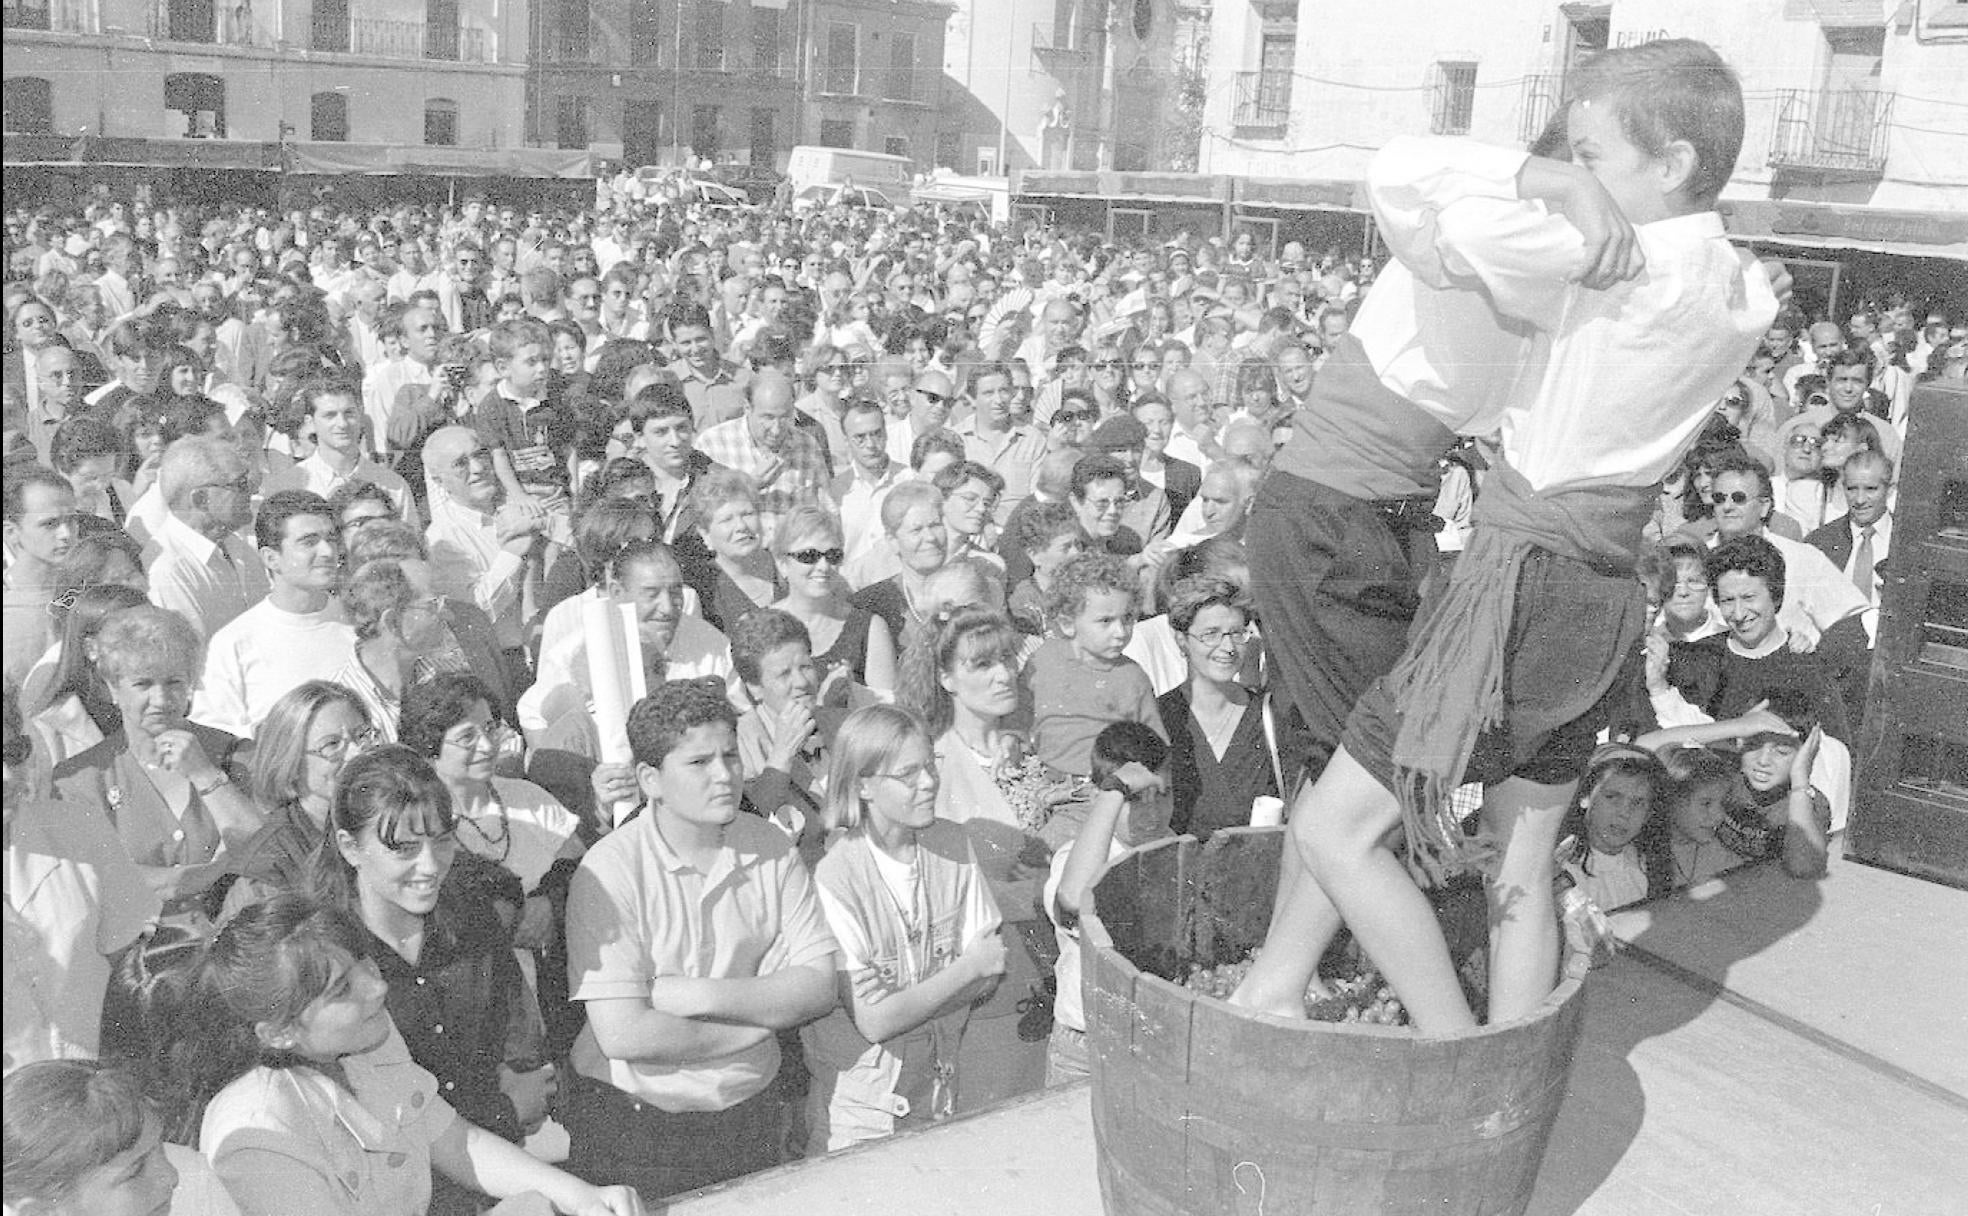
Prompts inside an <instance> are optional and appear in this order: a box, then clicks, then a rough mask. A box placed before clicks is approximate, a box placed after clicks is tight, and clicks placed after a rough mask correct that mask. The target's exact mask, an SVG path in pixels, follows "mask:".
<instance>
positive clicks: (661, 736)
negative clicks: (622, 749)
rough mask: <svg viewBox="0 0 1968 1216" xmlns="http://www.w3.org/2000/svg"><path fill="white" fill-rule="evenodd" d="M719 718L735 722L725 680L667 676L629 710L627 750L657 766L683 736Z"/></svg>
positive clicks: (636, 758)
mask: <svg viewBox="0 0 1968 1216" xmlns="http://www.w3.org/2000/svg"><path fill="white" fill-rule="evenodd" d="M720 722H722V723H723V724H724V725H726V726H730V727H733V728H735V727H736V726H737V725H738V711H736V710H734V709H732V708H731V698H730V697H729V696H728V695H726V693H725V689H724V681H722V680H720V679H718V678H717V677H716V676H702V677H699V678H697V679H694V680H669V681H667V682H665V683H664V684H662V685H661V686H660V687H658V688H657V689H656V690H655V691H653V692H651V693H650V694H649V695H648V696H646V697H644V698H643V699H642V700H640V701H637V702H636V703H635V707H634V708H633V709H631V710H629V723H628V735H629V751H630V752H631V753H632V754H633V755H634V756H635V761H636V763H637V764H647V765H648V766H650V767H651V768H658V767H661V766H662V763H663V760H664V758H665V757H666V756H668V755H669V754H670V753H671V752H672V751H674V750H675V749H676V745H677V744H679V743H681V742H683V739H684V736H686V735H688V734H689V733H690V732H691V731H693V730H695V729H697V728H698V727H700V726H711V725H714V724H716V723H720Z"/></svg>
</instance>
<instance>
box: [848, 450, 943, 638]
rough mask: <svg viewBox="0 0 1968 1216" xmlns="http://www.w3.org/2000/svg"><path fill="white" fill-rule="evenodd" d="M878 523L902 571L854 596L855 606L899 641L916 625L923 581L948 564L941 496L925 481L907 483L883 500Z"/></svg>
mask: <svg viewBox="0 0 1968 1216" xmlns="http://www.w3.org/2000/svg"><path fill="white" fill-rule="evenodd" d="M881 523H882V530H883V531H884V532H885V533H887V535H888V543H889V547H890V548H891V549H892V550H894V553H895V557H896V560H897V561H898V562H899V563H900V565H901V570H900V571H899V572H897V573H896V574H895V575H893V576H891V577H889V578H885V579H883V580H881V581H880V582H878V583H870V584H868V585H867V586H866V587H863V588H861V590H859V591H857V592H855V593H854V602H855V604H856V605H858V606H860V607H862V608H865V609H867V610H868V611H870V612H872V613H874V614H875V615H876V616H878V617H880V618H881V619H882V620H883V621H884V622H885V623H886V624H887V625H888V632H889V636H890V637H892V638H895V639H898V640H899V639H904V638H906V637H907V630H908V627H909V625H910V623H911V622H912V621H915V620H917V619H919V607H918V605H919V604H920V603H921V601H922V593H923V584H924V580H926V579H928V578H929V576H930V575H932V574H934V573H936V571H937V570H938V569H939V568H940V567H941V566H942V565H943V563H944V562H946V561H948V560H949V540H948V537H949V533H948V530H947V529H946V528H945V527H944V524H943V492H942V491H941V490H939V489H937V488H936V487H935V486H934V485H931V484H930V483H928V482H925V481H905V482H903V483H901V484H900V485H898V486H896V487H895V488H894V489H892V490H890V491H889V492H888V497H887V498H884V499H883V500H882V505H881Z"/></svg>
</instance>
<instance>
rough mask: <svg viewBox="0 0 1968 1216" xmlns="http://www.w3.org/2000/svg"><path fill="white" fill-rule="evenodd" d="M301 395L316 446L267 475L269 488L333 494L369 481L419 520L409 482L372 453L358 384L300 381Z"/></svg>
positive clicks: (269, 490)
mask: <svg viewBox="0 0 1968 1216" xmlns="http://www.w3.org/2000/svg"><path fill="white" fill-rule="evenodd" d="M298 396H299V398H300V402H301V405H302V407H303V408H304V409H305V410H306V411H307V416H308V417H309V418H311V419H312V420H313V422H314V434H315V448H314V451H313V452H312V453H310V454H309V455H308V456H307V457H306V458H304V459H302V460H301V461H299V462H297V463H296V464H294V465H292V466H290V467H289V468H286V469H282V470H281V471H280V472H278V473H275V474H273V475H272V476H271V477H268V478H267V480H266V487H265V489H266V493H268V494H272V493H276V492H278V491H280V490H309V491H312V492H313V493H316V494H319V495H321V496H322V497H323V498H331V497H333V496H334V493H335V491H336V490H339V489H341V488H342V487H343V486H345V485H347V484H348V483H349V482H351V481H369V482H374V483H375V484H376V485H378V486H381V487H382V488H383V489H384V490H385V491H387V492H388V494H389V496H390V502H391V503H393V504H394V505H395V507H396V513H397V515H398V516H399V517H401V518H403V519H406V520H408V521H410V522H411V523H413V524H414V523H416V522H417V504H416V502H415V501H414V500H413V499H412V497H411V495H410V483H408V482H406V481H404V480H403V478H402V477H401V476H399V475H397V474H396V473H395V472H393V471H392V470H390V469H388V468H385V467H384V466H383V465H381V464H379V463H377V461H376V460H375V459H374V458H373V457H371V456H370V455H369V450H368V445H367V443H365V442H364V439H363V417H362V409H361V407H360V406H359V405H358V404H357V403H356V389H355V387H354V386H353V385H352V384H350V383H348V382H347V381H340V380H327V379H321V380H315V381H312V382H310V383H308V384H305V385H302V386H301V389H300V392H299V394H298Z"/></svg>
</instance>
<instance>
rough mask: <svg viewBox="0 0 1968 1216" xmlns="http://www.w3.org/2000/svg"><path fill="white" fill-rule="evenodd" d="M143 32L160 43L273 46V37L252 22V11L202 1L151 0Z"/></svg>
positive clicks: (255, 22) (243, 7)
mask: <svg viewBox="0 0 1968 1216" xmlns="http://www.w3.org/2000/svg"><path fill="white" fill-rule="evenodd" d="M146 16H147V20H146V21H145V27H144V32H145V34H146V35H147V36H148V37H151V38H154V39H157V40H158V41H161V42H200V43H206V44H208V45H209V44H216V45H219V46H258V47H271V46H272V45H273V35H272V33H271V32H270V31H268V30H267V29H266V27H264V26H262V25H260V24H259V23H258V22H257V21H255V20H254V19H253V11H252V9H251V8H249V7H247V6H245V5H241V6H239V7H237V8H231V9H228V8H227V7H226V6H224V5H223V4H218V3H199V0H152V3H151V5H150V8H149V10H148V12H147V14H146Z"/></svg>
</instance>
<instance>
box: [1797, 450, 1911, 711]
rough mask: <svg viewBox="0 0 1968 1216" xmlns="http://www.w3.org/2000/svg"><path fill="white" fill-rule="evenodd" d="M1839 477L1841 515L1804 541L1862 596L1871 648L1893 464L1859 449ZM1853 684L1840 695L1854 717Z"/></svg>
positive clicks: (1861, 686)
mask: <svg viewBox="0 0 1968 1216" xmlns="http://www.w3.org/2000/svg"><path fill="white" fill-rule="evenodd" d="M1838 480H1839V482H1840V483H1841V484H1842V485H1843V486H1844V489H1845V506H1846V514H1845V517H1844V518H1843V519H1834V520H1832V521H1831V522H1830V523H1828V524H1826V525H1825V526H1824V527H1822V528H1819V529H1818V530H1817V531H1815V532H1813V533H1811V534H1810V535H1809V536H1807V537H1805V538H1804V540H1805V543H1806V544H1808V545H1810V546H1811V547H1812V548H1814V549H1816V550H1817V551H1818V552H1820V553H1822V554H1824V555H1825V557H1827V558H1829V559H1830V561H1831V564H1832V565H1834V566H1836V567H1837V568H1838V570H1839V572H1840V573H1841V574H1843V575H1844V576H1845V578H1847V579H1849V580H1850V581H1851V583H1852V586H1853V588H1854V589H1855V590H1856V591H1858V593H1859V594H1860V595H1862V596H1864V597H1865V599H1866V607H1865V610H1864V611H1863V612H1862V613H1861V614H1860V616H1859V620H1860V621H1861V622H1862V623H1863V624H1864V625H1865V631H1866V644H1867V646H1868V647H1870V646H1872V645H1873V644H1874V643H1876V642H1877V641H1878V640H1879V592H1880V590H1881V583H1880V577H1879V567H1880V564H1881V563H1882V562H1884V561H1885V560H1886V559H1887V557H1888V556H1890V555H1891V553H1892V549H1893V512H1892V510H1891V509H1890V503H1891V499H1892V493H1893V462H1892V461H1890V460H1888V459H1886V457H1884V456H1882V455H1880V454H1879V453H1878V452H1860V453H1858V454H1857V455H1855V456H1853V457H1852V458H1851V459H1849V460H1847V461H1846V462H1845V467H1844V468H1842V469H1840V470H1839V472H1838ZM1852 683H1853V682H1850V681H1848V682H1847V685H1846V690H1845V699H1846V701H1847V702H1848V703H1849V704H1850V706H1851V708H1852V710H1853V713H1854V716H1862V715H1863V711H1864V707H1865V682H1864V681H1863V680H1860V681H1857V682H1856V683H1857V685H1858V686H1857V687H1856V688H1854V687H1852ZM1855 693H1856V694H1857V695H1856V696H1855V695H1854V694H1855Z"/></svg>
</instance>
